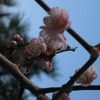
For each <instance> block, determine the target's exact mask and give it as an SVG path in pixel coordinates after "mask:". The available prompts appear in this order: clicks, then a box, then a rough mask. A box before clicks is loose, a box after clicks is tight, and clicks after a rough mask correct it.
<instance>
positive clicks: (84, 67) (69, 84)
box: [52, 58, 97, 100]
mask: <svg viewBox="0 0 100 100" xmlns="http://www.w3.org/2000/svg"><path fill="white" fill-rule="evenodd" d="M96 59H97V58H90V59H89V60H88V61H87V62H86V64H85V65H84V66H83V67H82V68H81V69H80V70H79V71H78V72H77V73H76V74H75V75H74V76H72V77H71V79H70V80H69V81H68V82H67V83H66V84H64V85H63V86H62V88H61V89H60V91H59V92H58V93H57V94H56V95H55V97H54V98H53V99H52V100H58V98H59V97H60V96H61V95H62V94H63V93H65V92H66V91H67V89H68V87H70V86H72V85H73V84H74V82H75V81H76V80H77V79H78V78H79V77H80V76H81V75H82V74H83V73H84V72H85V71H86V70H87V69H88V68H89V67H90V66H91V64H93V63H94V62H95V61H96Z"/></svg>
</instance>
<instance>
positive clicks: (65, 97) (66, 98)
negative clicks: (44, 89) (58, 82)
mask: <svg viewBox="0 0 100 100" xmlns="http://www.w3.org/2000/svg"><path fill="white" fill-rule="evenodd" d="M57 93H58V91H57V92H55V93H53V95H52V98H54V97H55V95H56V94H57ZM58 100H70V97H69V95H68V94H67V93H64V94H63V95H62V96H61V97H60V98H59V99H58Z"/></svg>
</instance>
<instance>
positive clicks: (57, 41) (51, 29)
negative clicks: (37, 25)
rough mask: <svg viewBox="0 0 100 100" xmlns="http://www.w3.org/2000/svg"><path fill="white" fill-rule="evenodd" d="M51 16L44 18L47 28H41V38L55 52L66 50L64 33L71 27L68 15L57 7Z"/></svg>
mask: <svg viewBox="0 0 100 100" xmlns="http://www.w3.org/2000/svg"><path fill="white" fill-rule="evenodd" d="M49 14H50V16H47V17H45V18H44V23H45V26H42V27H41V28H42V29H43V30H42V31H41V32H40V35H39V36H40V37H42V38H43V39H44V40H45V42H46V44H47V45H48V44H49V45H50V46H51V47H52V48H53V49H54V50H59V49H66V48H67V44H66V38H65V36H64V33H63V32H64V30H65V29H68V28H69V26H70V20H69V16H68V13H67V12H66V11H65V10H63V9H59V8H58V7H56V8H53V9H51V10H50V12H49Z"/></svg>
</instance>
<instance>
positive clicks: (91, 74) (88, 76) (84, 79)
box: [75, 66, 97, 86]
mask: <svg viewBox="0 0 100 100" xmlns="http://www.w3.org/2000/svg"><path fill="white" fill-rule="evenodd" d="M79 70H80V68H79V69H77V70H76V71H75V73H76V72H78V71H79ZM96 78H97V71H96V69H95V68H94V67H93V66H90V67H89V68H88V69H87V70H86V71H85V72H84V73H83V74H82V75H81V76H80V77H79V78H78V79H77V81H76V83H78V84H81V85H82V86H89V85H90V84H91V82H93V80H94V79H96Z"/></svg>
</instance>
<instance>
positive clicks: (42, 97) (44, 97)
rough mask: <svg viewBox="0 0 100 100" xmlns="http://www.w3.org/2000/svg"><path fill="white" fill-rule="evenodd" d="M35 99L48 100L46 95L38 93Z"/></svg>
mask: <svg viewBox="0 0 100 100" xmlns="http://www.w3.org/2000/svg"><path fill="white" fill-rule="evenodd" d="M37 100H49V98H48V97H47V96H46V95H43V94H40V95H39V96H38V97H37Z"/></svg>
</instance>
